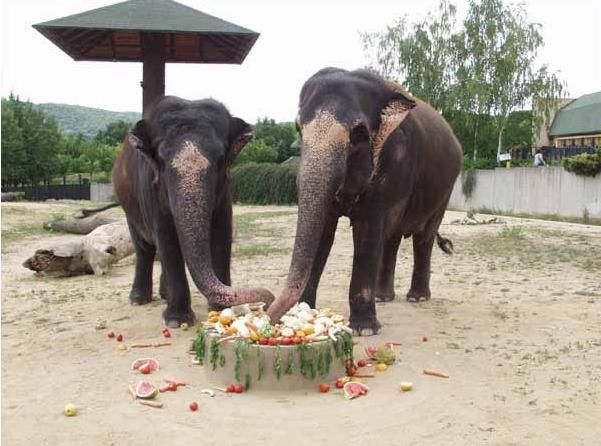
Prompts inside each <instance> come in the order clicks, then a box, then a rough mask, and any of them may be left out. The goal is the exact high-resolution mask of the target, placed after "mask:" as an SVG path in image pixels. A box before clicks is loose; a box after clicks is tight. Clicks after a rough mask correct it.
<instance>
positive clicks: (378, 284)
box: [269, 68, 462, 335]
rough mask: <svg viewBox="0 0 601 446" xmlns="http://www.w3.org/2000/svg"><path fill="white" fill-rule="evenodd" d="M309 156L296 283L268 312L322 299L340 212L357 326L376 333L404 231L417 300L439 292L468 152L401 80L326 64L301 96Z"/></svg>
mask: <svg viewBox="0 0 601 446" xmlns="http://www.w3.org/2000/svg"><path fill="white" fill-rule="evenodd" d="M299 108H300V110H299V114H298V119H297V125H298V128H299V131H300V133H301V140H302V154H301V163H300V168H299V177H298V221H297V228H296V240H295V243H294V251H293V255H292V262H291V265H290V270H289V273H288V279H287V285H286V287H285V289H284V290H283V291H282V294H281V295H280V296H279V298H278V299H276V301H275V302H274V303H273V304H272V306H271V307H270V309H269V314H270V316H271V317H272V319H273V320H279V318H280V317H281V316H282V315H283V314H284V313H285V312H286V311H287V310H288V309H289V308H290V307H291V306H292V305H294V303H295V302H298V301H299V300H301V299H302V300H303V301H305V302H307V303H308V304H309V305H311V306H315V299H316V291H317V286H318V284H319V279H320V276H321V273H322V271H323V268H324V266H325V264H326V260H327V258H328V255H329V252H330V248H331V246H332V242H333V240H334V234H335V232H336V226H337V222H338V219H339V217H340V216H342V215H346V216H348V217H349V218H350V220H351V224H352V228H353V242H354V257H353V270H352V277H351V284H350V293H349V300H350V310H351V313H350V325H351V327H352V328H353V330H354V331H355V332H356V333H357V334H359V335H372V334H376V333H377V332H378V331H379V329H380V323H379V322H378V320H377V317H376V305H375V303H376V300H383V301H386V300H391V299H394V296H395V294H394V270H395V264H396V257H397V252H398V249H399V244H400V242H401V239H402V238H403V237H410V236H411V237H412V239H413V254H414V265H413V277H412V279H411V288H410V290H409V292H408V294H407V299H408V300H410V301H418V300H420V299H428V298H429V297H430V257H431V253H432V246H433V243H434V239H435V238H436V237H438V243H439V245H440V246H441V248H443V249H445V250H447V251H448V249H449V244H450V242H449V241H448V240H446V239H443V238H442V237H440V236H439V235H438V228H439V226H440V223H441V221H442V218H443V215H444V212H445V209H446V206H447V204H448V201H449V197H450V194H451V191H452V188H453V184H454V182H455V179H456V178H457V175H458V174H459V171H460V168H461V158H462V151H461V146H460V144H459V142H458V141H457V139H456V137H455V136H454V134H453V131H452V130H451V128H450V127H449V125H448V124H447V123H446V122H445V120H444V119H443V118H442V117H441V116H440V113H438V112H437V111H436V110H434V109H433V108H432V107H431V106H430V105H428V104H427V103H425V102H423V101H421V100H419V99H413V98H411V96H410V95H409V94H408V93H407V92H406V91H405V90H403V89H402V88H401V87H400V86H399V85H398V84H394V83H391V82H387V81H385V80H383V79H382V78H380V77H379V76H377V75H375V74H373V73H371V72H368V71H362V70H358V71H346V70H342V69H337V68H326V69H323V70H321V71H319V72H317V73H316V74H315V75H313V76H312V77H311V78H310V79H309V80H308V81H307V82H306V83H305V84H304V86H303V88H302V91H301V94H300V105H299Z"/></svg>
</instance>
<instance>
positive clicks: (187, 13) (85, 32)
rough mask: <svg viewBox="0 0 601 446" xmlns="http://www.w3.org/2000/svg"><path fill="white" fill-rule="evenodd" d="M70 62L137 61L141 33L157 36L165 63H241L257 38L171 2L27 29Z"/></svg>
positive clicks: (114, 8) (143, 0) (106, 10)
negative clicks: (162, 45) (162, 38)
mask: <svg viewBox="0 0 601 446" xmlns="http://www.w3.org/2000/svg"><path fill="white" fill-rule="evenodd" d="M33 27H34V28H35V29H37V30H38V31H39V32H41V33H42V34H43V35H44V36H46V37H47V38H48V39H50V40H51V41H52V42H53V43H55V44H56V45H57V46H58V47H60V48H61V49H62V50H63V51H65V52H66V53H67V54H68V55H69V56H71V57H72V58H73V59H75V60H107V61H130V62H135V61H141V60H142V57H143V55H142V45H141V40H142V39H141V34H142V33H145V32H152V33H163V34H164V45H165V55H166V62H196V63H238V64H239V63H242V61H243V60H244V59H245V57H246V55H247V54H248V52H249V51H250V49H251V48H252V46H253V45H254V43H255V41H256V40H257V38H258V37H259V34H258V33H256V32H254V31H251V30H249V29H246V28H243V27H241V26H238V25H236V24H234V23H230V22H227V21H225V20H222V19H220V18H217V17H214V16H211V15H209V14H205V13H203V12H200V11H197V10H196V9H193V8H190V7H188V6H185V5H182V4H180V3H177V2H175V1H173V0H130V1H126V2H123V3H117V4H114V5H109V6H105V7H102V8H98V9H93V10H91V11H86V12H82V13H80V14H75V15H71V16H68V17H63V18H60V19H56V20H51V21H49V22H44V23H38V24H36V25H33Z"/></svg>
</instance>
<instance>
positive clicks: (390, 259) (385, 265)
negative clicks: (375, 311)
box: [375, 235, 403, 302]
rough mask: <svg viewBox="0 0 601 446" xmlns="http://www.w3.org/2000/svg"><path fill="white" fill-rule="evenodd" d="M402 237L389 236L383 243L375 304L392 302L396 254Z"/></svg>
mask: <svg viewBox="0 0 601 446" xmlns="http://www.w3.org/2000/svg"><path fill="white" fill-rule="evenodd" d="M402 238H403V236H402V235H398V236H397V235H394V236H391V237H390V238H389V239H388V240H386V243H384V250H383V252H382V260H381V262H380V268H379V271H378V279H377V281H376V293H375V299H376V302H390V301H391V300H394V297H395V295H394V271H395V269H396V259H397V253H398V252H399V246H400V244H401V240H402Z"/></svg>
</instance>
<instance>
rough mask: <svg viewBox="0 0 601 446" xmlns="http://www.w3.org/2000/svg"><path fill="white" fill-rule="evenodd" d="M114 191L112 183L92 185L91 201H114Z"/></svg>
mask: <svg viewBox="0 0 601 446" xmlns="http://www.w3.org/2000/svg"><path fill="white" fill-rule="evenodd" d="M114 193H115V191H114V190H113V185H112V183H108V184H91V185H90V200H91V201H113V200H114V199H115V198H114V197H113V194H114Z"/></svg>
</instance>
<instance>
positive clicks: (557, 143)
mask: <svg viewBox="0 0 601 446" xmlns="http://www.w3.org/2000/svg"><path fill="white" fill-rule="evenodd" d="M548 135H549V142H550V145H552V146H554V147H601V91H598V92H596V93H591V94H585V95H584V96H580V97H579V98H578V99H576V100H574V101H571V102H569V103H568V104H566V105H564V106H563V107H561V108H560V109H559V110H558V111H557V113H556V114H555V117H554V118H553V123H552V124H551V127H550V129H549V132H548Z"/></svg>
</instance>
